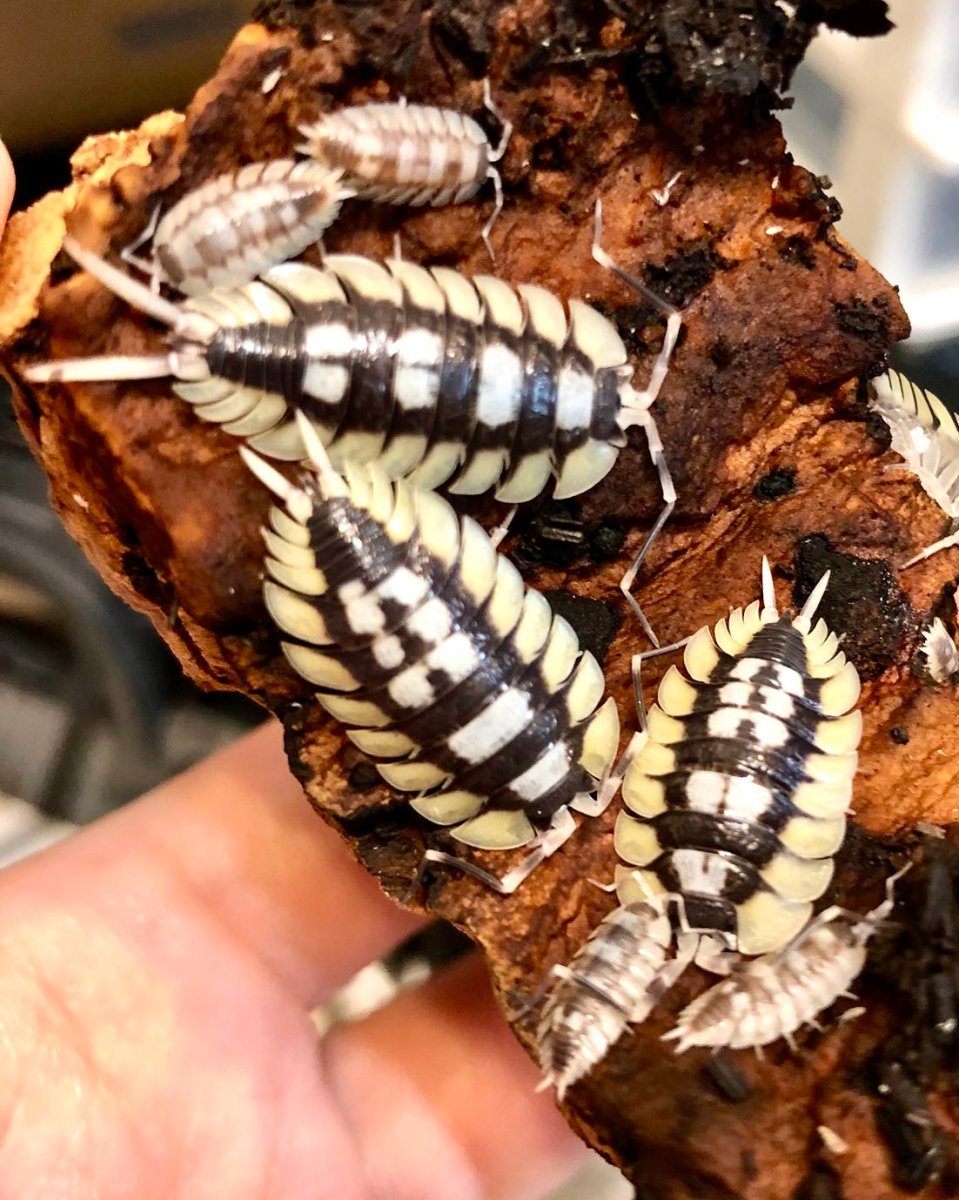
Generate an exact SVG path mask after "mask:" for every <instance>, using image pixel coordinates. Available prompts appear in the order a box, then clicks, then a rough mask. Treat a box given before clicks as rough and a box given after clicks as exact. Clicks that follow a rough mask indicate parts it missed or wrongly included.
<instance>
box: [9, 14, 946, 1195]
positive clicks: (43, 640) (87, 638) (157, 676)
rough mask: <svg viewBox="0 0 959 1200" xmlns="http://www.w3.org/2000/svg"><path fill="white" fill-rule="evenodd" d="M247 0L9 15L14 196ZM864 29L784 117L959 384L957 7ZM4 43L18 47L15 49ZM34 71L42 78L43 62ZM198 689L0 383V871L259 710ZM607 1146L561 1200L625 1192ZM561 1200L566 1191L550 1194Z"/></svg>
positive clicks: (186, 56)
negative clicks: (86, 536) (68, 508)
mask: <svg viewBox="0 0 959 1200" xmlns="http://www.w3.org/2000/svg"><path fill="white" fill-rule="evenodd" d="M251 7H252V0H86V3H85V4H84V5H83V6H82V18H81V19H76V20H74V19H69V20H68V19H65V18H64V15H63V11H64V8H63V6H61V5H59V4H46V5H43V4H41V5H36V4H33V5H29V6H28V5H27V3H26V0H4V3H3V5H2V6H0V45H2V46H3V47H4V48H5V50H6V51H7V53H6V54H5V55H4V69H3V72H2V73H0V127H2V130H3V134H4V138H5V140H6V142H7V145H8V146H9V148H10V151H11V153H12V155H13V157H14V161H15V163H16V166H17V172H18V194H17V199H16V202H15V207H26V206H27V205H29V204H30V203H32V201H33V200H35V199H37V198H38V197H39V196H41V195H43V194H44V193H45V192H46V191H48V190H49V189H50V188H54V187H60V186H62V185H64V184H65V183H67V182H68V179H69V167H68V158H69V155H70V153H71V152H72V151H73V150H74V149H75V147H76V145H77V144H78V142H79V141H80V140H82V138H83V137H85V136H87V135H88V134H92V133H96V132H100V131H104V130H110V129H117V128H123V127H124V126H126V125H136V124H138V123H139V121H140V120H141V119H142V118H143V117H144V116H146V115H147V114H149V113H152V112H154V111H157V110H159V109H163V108H178V107H182V106H183V105H184V104H185V103H186V102H187V100H188V99H189V98H190V96H191V95H192V94H193V92H194V90H195V88H196V87H197V85H198V84H200V83H201V82H203V81H204V80H205V79H206V78H207V77H208V76H209V75H210V74H211V73H212V72H213V70H214V69H215V66H216V63H217V60H218V59H219V57H220V55H221V54H222V52H223V50H224V49H225V48H226V46H227V44H228V43H229V41H230V38H231V37H232V35H233V33H234V32H235V30H236V28H237V27H238V26H239V25H240V24H241V23H242V22H243V20H244V19H245V18H246V17H247V15H248V12H249V10H250V8H251ZM890 9H891V15H892V19H893V20H894V21H895V23H896V25H897V28H896V30H895V31H894V32H893V33H892V34H890V35H889V36H888V37H885V38H880V39H878V40H876V41H856V40H854V39H852V38H849V37H846V36H844V35H842V34H838V33H837V34H824V35H822V36H821V37H820V38H819V39H817V41H816V42H815V44H814V45H813V47H812V51H811V53H810V55H809V56H808V58H807V61H806V62H805V63H804V64H803V66H802V67H801V68H800V70H799V72H798V73H797V76H796V79H795V82H794V86H793V89H792V95H793V96H794V98H795V104H794V107H793V108H792V109H790V110H789V111H787V112H785V113H784V114H783V124H784V126H785V128H786V132H787V137H788V139H789V143H790V148H791V150H792V152H793V154H794V156H795V157H796V159H797V160H798V161H799V162H801V163H803V164H804V165H805V166H807V167H809V168H810V169H811V170H813V171H814V172H816V173H817V174H820V175H827V176H828V177H829V179H830V180H831V181H832V190H833V193H834V194H835V195H836V196H837V197H839V199H840V200H841V202H842V205H843V208H844V210H845V215H844V217H843V220H842V222H841V224H840V226H839V230H840V233H841V234H842V236H843V237H844V238H845V239H846V240H847V241H849V242H851V243H852V244H853V245H854V246H855V247H856V248H857V249H858V250H859V251H860V252H861V253H862V254H863V255H864V256H865V257H866V258H868V259H869V260H870V261H872V262H873V263H874V264H875V265H876V266H877V267H878V268H879V270H880V271H882V272H883V273H884V274H885V275H886V276H887V277H888V278H889V279H890V280H891V281H892V282H893V283H895V284H897V285H898V286H899V287H900V289H901V293H902V297H903V300H904V303H905V306H906V309H907V311H908V312H909V314H910V316H911V318H912V322H913V337H912V340H911V342H910V343H909V345H908V346H907V347H905V348H903V349H900V350H898V351H897V353H896V365H898V366H900V367H901V368H902V369H903V370H905V371H906V372H907V373H909V374H910V375H911V376H912V377H913V378H915V379H916V381H917V382H919V383H921V384H923V385H924V386H926V387H930V388H932V389H933V390H934V391H936V392H937V394H939V395H940V396H941V397H942V398H943V399H944V400H946V401H947V402H951V399H952V397H956V396H959V213H957V209H959V74H957V72H956V68H955V63H956V58H957V54H959V3H957V2H956V0H891V3H890ZM12 50H13V51H15V52H14V53H11V51H12ZM40 66H42V69H38V67H40ZM261 719H262V718H261V715H260V713H259V710H257V709H256V708H255V707H254V706H253V705H252V704H249V703H248V702H246V701H245V700H242V699H240V698H237V697H229V696H224V695H219V694H216V695H207V694H204V693H201V692H199V691H197V690H196V689H195V688H193V687H192V686H191V685H189V684H187V683H186V682H185V680H184V679H183V677H182V675H181V673H180V670H179V667H178V666H177V664H176V663H175V662H174V661H173V659H172V658H171V656H170V655H169V653H168V652H167V650H166V648H165V646H164V645H163V643H162V642H161V641H160V639H159V638H158V637H157V636H156V635H155V634H154V632H153V630H152V628H151V627H150V626H149V625H148V624H147V622H146V621H145V620H144V619H141V618H140V617H139V616H138V615H137V614H135V613H132V612H130V611H129V610H128V609H127V608H126V607H125V606H124V605H123V604H121V603H120V602H119V601H118V600H117V599H116V598H115V597H114V596H113V595H112V594H111V593H110V592H108V591H107V589H106V588H105V586H104V585H103V584H102V582H101V581H100V579H99V577H98V576H97V575H96V574H95V573H94V571H93V570H92V568H91V567H90V566H89V565H88V564H87V562H86V560H85V559H84V558H83V556H82V555H81V554H80V552H79V551H78V550H77V549H76V547H74V545H73V543H72V542H71V541H70V540H69V538H68V537H67V536H66V534H65V533H64V532H63V530H62V529H61V527H60V525H59V522H58V521H57V520H56V518H55V517H54V516H53V514H52V513H51V511H50V509H49V507H48V505H47V501H46V484H45V480H44V478H43V476H42V474H41V473H40V472H39V469H38V468H37V467H36V465H35V464H34V462H33V460H32V459H31V457H30V456H29V454H28V453H27V451H26V449H25V447H24V445H23V443H22V440H21V438H20V435H19V433H18V430H17V427H16V424H15V422H14V421H13V416H12V410H11V406H10V397H9V395H8V394H7V393H6V392H4V391H3V384H2V382H0V867H2V865H4V864H6V863H8V862H10V861H12V860H14V859H15V858H18V857H20V856H22V855H25V854H28V853H31V852H33V851H35V850H37V849H39V848H40V847H42V846H44V845H47V844H48V843H50V842H51V841H53V840H56V839H57V838H59V837H63V836H66V835H68V834H69V832H70V831H71V830H72V829H73V828H75V827H76V826H78V825H82V824H84V823H85V822H88V821H90V820H93V819H94V818H96V817H97V816H99V815H101V814H102V813H104V812H107V811H109V810H110V809H111V808H113V807H115V806H116V805H119V804H123V803H125V802H126V801H127V800H129V799H131V798H132V797H134V796H136V795H138V794H139V793H141V792H142V791H144V790H145V789H146V788H148V787H150V786H151V785H153V784H154V783H157V782H159V781H160V780H161V779H163V778H166V777H167V776H169V775H171V774H173V773H175V772H177V771H179V770H181V769H182V768H184V767H186V766H188V765H189V764H190V763H192V762H195V761H197V760H198V759H200V758H203V757H205V756H207V755H208V754H210V753H211V752H212V751H213V750H215V749H217V748H218V747H220V746H223V745H226V744H227V743H229V742H230V741H232V740H233V739H234V738H236V737H238V736H239V735H240V734H241V733H242V732H244V730H246V729H248V728H250V727H252V726H253V725H254V724H256V723H257V722H258V721H259V720H261ZM462 950H463V939H461V938H460V936H459V935H456V934H453V933H452V931H449V930H446V929H444V928H441V927H438V928H437V929H435V930H434V931H433V932H432V933H427V934H426V935H425V936H424V935H419V937H418V939H417V940H416V942H415V943H413V944H411V945H410V946H408V947H405V948H402V949H401V950H400V951H398V952H397V953H396V954H395V955H394V956H392V957H391V959H390V960H388V961H387V962H385V963H382V964H374V965H373V966H371V967H370V968H368V969H367V970H366V971H365V972H363V973H362V974H361V976H360V977H358V978H357V980H356V981H354V984H353V985H351V987H350V988H349V989H347V991H346V992H345V993H344V995H342V996H340V997H338V998H337V1000H336V1002H335V1003H334V1004H332V1005H330V1006H329V1008H328V1009H327V1010H326V1011H325V1012H323V1013H318V1014H317V1015H316V1016H317V1022H318V1025H319V1027H320V1028H321V1029H325V1028H328V1027H329V1025H330V1023H331V1022H333V1021H336V1020H344V1019H351V1018H355V1017H356V1016H357V1015H358V1014H360V1013H362V1012H364V1011H368V1010H369V1009H370V1008H371V1007H373V1006H375V1005H377V1004H380V1003H384V1002H386V1001H387V1000H388V999H389V998H390V997H391V996H392V995H393V994H394V993H395V991H396V989H397V988H398V987H402V986H413V985H415V984H416V983H417V982H419V981H421V980H422V979H423V978H424V977H425V975H426V974H427V973H428V972H429V971H430V970H431V969H434V967H435V965H436V964H438V963H441V962H443V961H447V960H448V959H449V958H450V957H452V956H454V955H456V954H458V953H460V952H462ZM630 1195H631V1192H630V1189H629V1188H628V1187H627V1186H626V1185H625V1184H624V1183H623V1181H622V1179H621V1178H620V1177H619V1176H618V1174H617V1173H616V1172H613V1171H611V1170H610V1169H609V1168H607V1167H606V1166H605V1164H603V1163H601V1162H600V1161H599V1160H598V1159H597V1160H596V1161H595V1163H593V1164H591V1165H590V1167H589V1168H588V1169H587V1171H586V1172H585V1174H584V1175H583V1176H582V1177H581V1178H580V1179H578V1180H577V1181H575V1182H574V1183H573V1184H572V1185H571V1186H570V1188H569V1189H567V1190H564V1191H563V1193H562V1197H563V1200H574V1197H575V1198H577V1200H578V1198H584V1200H585V1198H586V1197H588V1198H589V1200H626V1198H627V1197H629V1196H630ZM556 1200H559V1198H558V1197H557V1198H556Z"/></svg>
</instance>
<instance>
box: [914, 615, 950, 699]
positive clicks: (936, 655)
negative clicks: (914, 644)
mask: <svg viewBox="0 0 959 1200" xmlns="http://www.w3.org/2000/svg"><path fill="white" fill-rule="evenodd" d="M920 654H921V656H922V665H923V667H924V669H925V670H926V672H927V673H928V675H929V678H930V679H931V680H932V682H933V683H938V684H940V685H943V684H947V683H952V682H953V680H956V679H959V646H957V645H956V643H955V639H954V638H953V636H952V634H951V633H950V632H949V630H948V629H947V628H946V627H945V625H944V624H943V623H942V621H941V620H940V618H939V617H936V618H935V619H934V620H933V622H932V624H930V625H927V626H926V628H925V629H924V630H923V631H922V645H921V647H920Z"/></svg>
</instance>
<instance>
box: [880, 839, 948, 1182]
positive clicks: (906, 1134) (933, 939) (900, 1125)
mask: <svg viewBox="0 0 959 1200" xmlns="http://www.w3.org/2000/svg"><path fill="white" fill-rule="evenodd" d="M922 847H923V853H922V860H921V862H920V863H919V865H918V867H915V868H914V869H913V870H912V871H911V872H910V873H909V874H908V875H907V876H906V877H905V878H904V879H903V880H902V881H901V882H900V884H899V885H898V886H897V889H896V901H897V902H896V908H895V911H894V913H893V917H892V920H891V921H890V923H889V926H888V929H886V930H881V931H880V932H879V934H878V935H877V937H876V939H875V942H874V949H873V953H872V954H871V955H870V959H869V964H868V968H867V971H868V982H869V985H870V986H871V987H874V988H876V989H881V991H882V992H883V994H884V995H885V996H886V997H888V999H889V1001H890V1002H891V1003H892V1004H893V1006H894V1014H895V1018H896V1019H895V1023H894V1025H893V1029H894V1033H893V1034H892V1036H891V1037H889V1038H887V1039H886V1040H885V1041H884V1042H883V1043H882V1044H881V1045H880V1047H879V1048H878V1050H877V1051H876V1052H875V1054H874V1055H873V1056H872V1058H871V1059H870V1060H869V1063H868V1064H867V1066H866V1077H865V1083H866V1086H867V1087H868V1088H869V1090H870V1091H871V1092H872V1094H873V1096H874V1097H875V1101H876V1123H877V1126H878V1128H879V1131H880V1133H881V1135H882V1137H883V1140H884V1141H885V1143H886V1146H887V1149H888V1151H889V1155H890V1159H891V1162H890V1174H891V1176H892V1178H893V1181H894V1182H895V1183H896V1185H897V1186H899V1187H901V1188H903V1189H905V1190H907V1191H914V1192H915V1191H921V1190H922V1189H923V1188H925V1187H927V1186H928V1185H929V1184H931V1183H933V1182H935V1181H936V1180H940V1179H941V1180H942V1181H943V1187H942V1191H943V1194H946V1195H954V1194H955V1192H954V1191H951V1190H948V1189H947V1187H946V1181H947V1180H948V1179H950V1178H951V1180H952V1186H953V1187H955V1186H956V1185H957V1183H959V1180H957V1177H956V1164H957V1158H956V1148H955V1145H954V1143H953V1142H952V1139H951V1138H949V1136H948V1135H947V1134H946V1132H945V1131H944V1130H943V1129H941V1128H940V1127H939V1125H938V1124H937V1123H936V1121H935V1119H934V1118H933V1116H932V1114H931V1113H930V1111H929V1107H928V1103H927V1101H926V1092H927V1090H928V1089H930V1088H932V1087H934V1086H937V1085H941V1084H943V1083H946V1084H952V1085H953V1086H954V1084H955V1079H956V1070H957V1066H959V957H957V954H959V848H957V847H956V846H954V845H952V844H950V843H949V842H948V841H945V840H940V839H938V838H924V839H923V841H922Z"/></svg>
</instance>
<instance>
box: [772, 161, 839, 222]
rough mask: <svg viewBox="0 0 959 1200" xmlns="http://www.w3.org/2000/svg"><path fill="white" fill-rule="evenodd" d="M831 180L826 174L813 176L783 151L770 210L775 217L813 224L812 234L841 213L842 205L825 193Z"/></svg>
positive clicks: (836, 218) (835, 219)
mask: <svg viewBox="0 0 959 1200" xmlns="http://www.w3.org/2000/svg"><path fill="white" fill-rule="evenodd" d="M830 186H831V183H830V180H829V178H828V176H826V175H813V173H812V172H811V171H807V170H806V168H805V167H801V166H799V165H798V164H797V163H795V162H793V158H792V155H791V154H788V153H787V154H785V155H784V157H783V163H782V166H781V167H780V170H779V182H778V185H777V187H776V188H775V189H774V191H773V193H772V203H771V211H772V213H773V214H774V215H775V216H777V217H790V218H795V219H797V220H802V221H809V222H810V223H813V222H814V223H815V224H816V237H817V238H822V237H824V236H825V233H826V230H828V229H829V228H830V227H831V226H833V225H835V223H836V222H837V221H838V220H839V218H840V217H841V216H842V205H841V204H840V203H839V201H838V200H837V199H836V197H835V196H830V195H827V193H826V188H827V187H830Z"/></svg>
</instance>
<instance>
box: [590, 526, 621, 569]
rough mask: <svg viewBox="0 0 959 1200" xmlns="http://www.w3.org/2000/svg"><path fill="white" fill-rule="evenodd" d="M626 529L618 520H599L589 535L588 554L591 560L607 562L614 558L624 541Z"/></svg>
mask: <svg viewBox="0 0 959 1200" xmlns="http://www.w3.org/2000/svg"><path fill="white" fill-rule="evenodd" d="M627 532H628V530H627V527H626V525H625V524H623V523H622V522H620V521H614V520H607V521H600V522H599V524H598V525H596V526H595V527H594V528H593V529H592V531H591V532H590V535H589V556H590V558H591V559H592V560H593V562H609V560H610V559H613V558H616V556H617V555H618V554H619V552H620V550H621V549H622V548H623V542H625V541H626V534H627Z"/></svg>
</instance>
